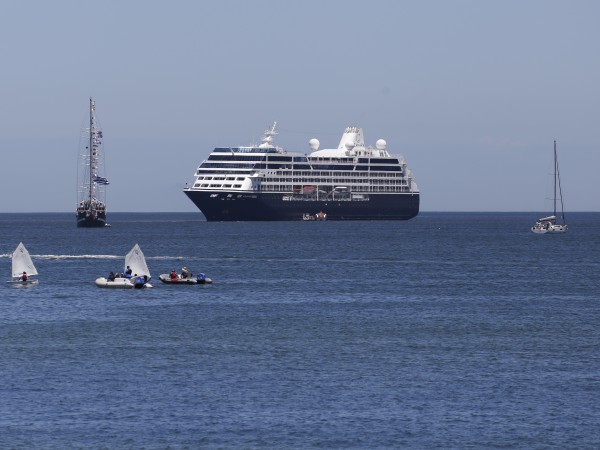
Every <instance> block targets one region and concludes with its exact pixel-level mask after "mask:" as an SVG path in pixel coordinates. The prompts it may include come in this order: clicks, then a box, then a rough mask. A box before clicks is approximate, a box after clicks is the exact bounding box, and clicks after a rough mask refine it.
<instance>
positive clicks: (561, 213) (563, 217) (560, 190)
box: [554, 141, 565, 223]
mask: <svg viewBox="0 0 600 450" xmlns="http://www.w3.org/2000/svg"><path fill="white" fill-rule="evenodd" d="M554 161H555V163H554V164H555V167H556V178H558V193H559V195H560V215H561V217H562V221H563V223H565V205H564V203H563V195H562V184H561V182H560V170H559V169H558V155H557V153H556V141H554ZM554 188H555V189H556V186H555V187H554ZM554 196H555V197H556V195H554ZM555 201H556V200H555Z"/></svg>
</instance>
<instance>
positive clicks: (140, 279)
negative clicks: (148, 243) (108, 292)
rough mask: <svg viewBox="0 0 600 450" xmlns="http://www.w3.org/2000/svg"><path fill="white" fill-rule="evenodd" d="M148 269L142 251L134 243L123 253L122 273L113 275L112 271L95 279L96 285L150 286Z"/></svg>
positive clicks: (120, 286)
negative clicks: (127, 251) (106, 275)
mask: <svg viewBox="0 0 600 450" xmlns="http://www.w3.org/2000/svg"><path fill="white" fill-rule="evenodd" d="M150 278H152V277H151V276H150V271H149V270H148V265H147V264H146V258H145V257H144V253H142V250H141V249H140V246H139V245H138V244H135V245H134V247H133V248H132V249H131V251H130V252H129V253H127V255H125V268H124V270H123V273H120V274H118V276H117V275H115V274H114V273H113V272H111V274H110V275H109V276H108V277H107V278H105V277H100V278H97V279H96V286H98V287H102V288H117V289H119V288H120V289H131V288H136V289H141V288H151V287H152V285H151V284H150V283H149V281H150Z"/></svg>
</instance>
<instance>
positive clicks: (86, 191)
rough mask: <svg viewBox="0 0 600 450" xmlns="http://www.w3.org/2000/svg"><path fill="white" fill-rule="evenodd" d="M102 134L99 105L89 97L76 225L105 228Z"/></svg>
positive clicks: (81, 151)
mask: <svg viewBox="0 0 600 450" xmlns="http://www.w3.org/2000/svg"><path fill="white" fill-rule="evenodd" d="M108 184H109V183H108V180H107V179H106V177H105V176H104V154H103V152H102V131H101V130H99V129H98V124H97V121H96V102H95V101H94V100H92V98H90V123H89V128H84V129H83V132H82V138H81V144H80V152H79V164H78V173H77V226H78V227H88V228H90V227H104V226H106V225H107V223H106V186H107V185H108Z"/></svg>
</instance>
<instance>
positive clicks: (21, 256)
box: [7, 242, 38, 285]
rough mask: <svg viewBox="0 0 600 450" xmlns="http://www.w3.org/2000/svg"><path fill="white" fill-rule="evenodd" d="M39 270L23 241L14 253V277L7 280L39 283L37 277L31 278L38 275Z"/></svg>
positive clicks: (20, 282) (12, 282) (14, 282)
mask: <svg viewBox="0 0 600 450" xmlns="http://www.w3.org/2000/svg"><path fill="white" fill-rule="evenodd" d="M37 274H38V272H37V269H36V268H35V266H34V265H33V261H32V260H31V256H29V252H28V251H27V249H26V248H25V246H24V245H23V243H22V242H19V245H18V246H17V248H16V249H15V251H14V252H13V254H12V279H11V280H10V281H7V283H11V284H23V285H25V284H38V279H37V278H31V277H35V276H37Z"/></svg>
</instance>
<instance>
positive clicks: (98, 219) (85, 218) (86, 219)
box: [77, 211, 106, 228]
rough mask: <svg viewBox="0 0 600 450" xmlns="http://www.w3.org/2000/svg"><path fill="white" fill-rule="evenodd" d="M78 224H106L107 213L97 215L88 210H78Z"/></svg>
mask: <svg viewBox="0 0 600 450" xmlns="http://www.w3.org/2000/svg"><path fill="white" fill-rule="evenodd" d="M77 226H78V227H81V228H99V227H104V226H106V213H97V214H96V215H95V216H94V215H93V214H89V213H88V212H87V211H82V212H79V211H78V212H77Z"/></svg>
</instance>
